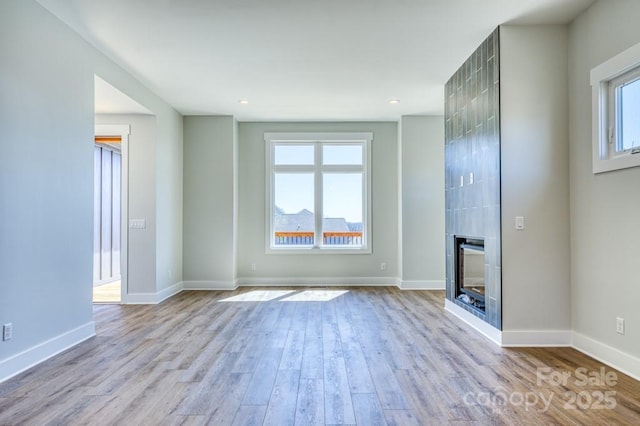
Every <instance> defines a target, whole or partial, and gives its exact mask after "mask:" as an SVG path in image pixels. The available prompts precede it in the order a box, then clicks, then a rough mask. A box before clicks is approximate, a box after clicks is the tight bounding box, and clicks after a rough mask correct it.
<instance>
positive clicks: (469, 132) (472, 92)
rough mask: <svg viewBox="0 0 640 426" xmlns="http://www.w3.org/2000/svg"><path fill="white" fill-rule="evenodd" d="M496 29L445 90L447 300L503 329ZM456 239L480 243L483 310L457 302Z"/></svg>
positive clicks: (498, 87)
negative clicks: (483, 250)
mask: <svg viewBox="0 0 640 426" xmlns="http://www.w3.org/2000/svg"><path fill="white" fill-rule="evenodd" d="M499 46H500V43H499V29H496V30H495V31H494V32H493V33H492V34H491V35H490V36H489V37H488V38H487V39H486V40H485V41H484V42H483V43H482V44H481V45H480V47H478V49H477V50H476V51H475V52H474V53H473V54H472V55H471V57H469V59H467V61H466V62H465V63H464V64H463V65H462V66H461V67H460V68H459V69H458V71H457V72H456V73H455V74H454V75H453V76H452V77H451V79H450V80H449V81H448V82H447V84H446V86H445V208H446V215H445V221H446V226H445V229H446V251H447V257H446V278H447V284H446V288H447V298H448V299H449V300H451V301H452V302H453V303H456V304H457V305H458V306H460V307H462V308H463V309H466V310H468V311H469V312H471V313H473V314H474V315H476V316H478V317H479V318H481V319H482V320H484V321H486V322H488V323H489V324H491V325H492V326H494V327H496V328H498V329H501V328H502V307H501V276H502V274H501V249H500V245H501V238H500V72H499V70H500V64H499ZM456 236H463V237H471V238H480V239H484V244H485V286H486V288H485V292H486V293H485V295H486V300H485V302H486V309H485V312H480V311H478V310H475V309H472V308H471V307H469V306H468V305H466V304H464V303H463V302H460V301H458V300H456V299H455V282H454V281H453V280H455V269H454V268H455V256H454V252H455V244H454V238H455V237H456Z"/></svg>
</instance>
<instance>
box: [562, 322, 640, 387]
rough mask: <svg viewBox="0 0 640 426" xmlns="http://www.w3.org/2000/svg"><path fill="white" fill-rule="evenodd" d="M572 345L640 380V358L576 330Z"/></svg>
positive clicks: (573, 334)
mask: <svg viewBox="0 0 640 426" xmlns="http://www.w3.org/2000/svg"><path fill="white" fill-rule="evenodd" d="M572 345H573V347H574V348H575V349H576V350H579V351H580V352H582V353H584V354H586V355H589V356H590V357H592V358H595V359H597V360H598V361H601V362H603V363H605V364H607V365H608V366H610V367H613V368H615V369H616V370H618V371H621V372H623V373H624V374H626V375H628V376H631V377H633V378H634V379H636V380H640V358H638V357H635V356H633V355H630V354H628V353H626V352H622V351H621V350H619V349H616V348H614V347H611V346H609V345H607V344H604V343H602V342H599V341H597V340H594V339H592V338H591V337H587V336H585V335H584V334H580V333H576V332H575V331H574V332H573V333H572Z"/></svg>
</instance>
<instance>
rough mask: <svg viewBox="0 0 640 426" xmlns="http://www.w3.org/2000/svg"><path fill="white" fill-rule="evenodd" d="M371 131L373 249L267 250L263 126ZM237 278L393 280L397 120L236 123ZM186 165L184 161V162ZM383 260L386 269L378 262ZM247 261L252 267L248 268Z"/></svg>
mask: <svg viewBox="0 0 640 426" xmlns="http://www.w3.org/2000/svg"><path fill="white" fill-rule="evenodd" d="M305 131H309V132H332V131H338V132H348V131H353V132H363V131H367V132H373V134H374V140H373V143H372V146H371V153H372V154H371V155H372V171H371V172H372V190H373V194H372V204H373V207H372V208H373V212H372V222H373V240H372V244H373V246H372V247H373V253H371V254H368V255H367V254H354V255H332V254H319V255H310V254H300V255H295V254H294V255H288V254H265V222H266V220H265V199H266V198H265V197H266V195H265V189H266V183H265V179H266V175H265V157H264V155H265V142H264V133H265V132H305ZM238 132H239V133H238V143H239V156H238V158H239V167H238V173H239V175H238V184H239V198H238V229H239V231H238V279H239V281H240V282H241V283H243V282H244V283H251V282H255V281H256V280H257V281H262V282H265V281H268V282H276V283H277V282H289V281H290V280H294V281H295V280H296V279H297V278H298V277H304V283H310V282H311V281H313V279H314V278H318V280H316V281H317V283H331V282H332V281H333V280H335V279H340V278H344V277H347V278H353V279H356V280H361V279H362V280H365V281H367V282H370V283H374V284H375V283H379V282H384V283H388V284H389V283H391V284H395V283H396V282H397V277H398V269H399V268H398V198H399V195H398V189H397V188H398V125H397V123H391V122H388V123H239V125H238ZM187 167H188V166H187ZM381 262H385V263H386V264H387V268H386V270H385V271H382V270H381V269H380V263H381ZM251 264H255V265H256V270H255V271H253V270H251Z"/></svg>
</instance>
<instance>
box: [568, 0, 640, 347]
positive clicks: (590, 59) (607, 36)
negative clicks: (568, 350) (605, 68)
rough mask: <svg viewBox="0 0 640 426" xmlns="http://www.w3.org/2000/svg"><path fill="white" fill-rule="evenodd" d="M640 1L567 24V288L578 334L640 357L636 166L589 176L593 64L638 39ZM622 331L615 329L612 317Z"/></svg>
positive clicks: (598, 9)
mask: <svg viewBox="0 0 640 426" xmlns="http://www.w3.org/2000/svg"><path fill="white" fill-rule="evenodd" d="M638 16H640V2H638V1H636V0H615V1H602V0H601V1H599V2H597V3H596V4H595V5H594V6H592V7H591V8H590V9H589V10H587V11H586V12H585V13H583V14H582V15H581V16H580V17H579V18H578V19H577V20H576V21H575V22H574V23H573V24H572V25H571V28H570V36H569V74H570V76H571V78H570V85H569V99H570V118H569V124H570V129H571V132H570V152H571V162H570V176H571V293H572V311H571V312H572V320H573V329H574V330H575V332H576V333H579V334H581V335H584V336H586V337H587V338H588V339H593V340H595V341H597V342H600V343H602V344H605V345H608V346H610V347H611V348H615V349H617V350H619V351H622V352H624V353H627V354H630V355H633V356H635V357H636V359H637V357H640V309H638V300H640V279H639V278H638V277H639V274H638V241H640V227H638V212H640V190H639V189H638V182H640V168H638V167H635V168H631V169H625V170H619V171H614V172H609V173H602V174H598V175H594V174H593V173H592V168H591V87H590V85H589V72H590V70H591V69H592V68H593V67H595V66H597V65H599V64H600V63H602V62H604V61H606V60H608V59H610V58H611V57H613V56H615V55H617V54H618V53H620V52H622V51H623V50H625V49H627V48H629V47H631V46H633V45H635V44H637V43H638V42H640V26H639V25H638V22H637V21H638V19H637V18H638ZM617 316H620V317H623V318H624V319H625V320H626V334H625V335H620V334H616V331H615V324H616V321H615V319H616V317H617Z"/></svg>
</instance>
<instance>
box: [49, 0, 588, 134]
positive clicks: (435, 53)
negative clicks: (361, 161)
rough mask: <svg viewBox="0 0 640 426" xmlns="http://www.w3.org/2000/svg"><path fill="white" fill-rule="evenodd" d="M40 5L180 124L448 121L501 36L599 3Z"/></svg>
mask: <svg viewBox="0 0 640 426" xmlns="http://www.w3.org/2000/svg"><path fill="white" fill-rule="evenodd" d="M39 2H40V3H41V4H42V5H43V6H44V7H46V8H47V9H49V10H50V11H51V12H52V13H53V14H54V15H56V16H58V17H59V18H60V19H61V20H62V21H64V22H66V23H67V24H68V25H69V26H70V27H71V28H73V29H75V30H76V31H77V32H78V33H79V34H81V35H82V36H83V37H84V38H86V39H87V40H88V41H89V42H91V43H92V44H93V45H94V46H96V47H97V48H98V49H100V50H101V51H103V52H104V53H105V54H106V55H108V56H109V57H110V58H112V59H113V60H114V61H115V62H117V63H118V64H120V65H121V66H123V67H124V68H125V69H127V70H128V71H130V72H131V73H132V74H133V75H134V76H136V77H137V78H138V79H139V80H140V81H141V82H142V83H143V84H145V85H146V86H147V87H149V88H150V89H151V90H153V91H154V92H155V93H157V94H158V95H159V96H160V97H162V98H163V99H165V100H166V101H167V102H168V103H170V104H171V105H173V106H174V107H175V108H176V109H177V110H178V111H180V112H181V113H182V114H190V115H194V114H195V115H199V114H200V115H217V114H222V115H235V116H236V117H237V118H238V120H240V121H255V120H265V121H267V120H269V121H270V120H313V121H316V120H397V119H398V118H399V117H400V116H401V115H410V114H442V111H443V86H444V84H445V82H446V81H447V80H448V79H449V77H450V76H451V75H452V74H453V73H454V72H455V70H456V69H457V68H458V67H459V66H460V65H461V64H462V63H463V62H464V60H465V59H466V58H467V57H468V56H469V55H470V54H471V53H472V52H473V51H474V50H475V48H476V47H477V46H478V45H479V44H480V43H481V42H482V40H484V38H485V37H486V36H487V35H489V33H490V32H491V31H492V30H493V29H494V28H495V27H496V26H498V25H500V24H505V23H511V24H531V23H534V24H539V23H544V24H557V23H567V22H570V21H571V20H572V19H573V18H574V17H575V16H577V15H578V14H579V13H580V12H582V11H583V10H585V9H586V8H587V7H588V6H589V5H591V4H592V3H593V0H393V1H392V0H268V1H267V0H136V1H132V0H91V1H86V0H39ZM241 99H247V100H248V101H249V103H248V104H247V105H241V104H240V103H239V102H238V101H239V100H241ZM390 99H399V100H400V103H398V104H396V105H391V104H389V102H388V101H389V100H390ZM97 102H98V103H99V102H100V99H97Z"/></svg>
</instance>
